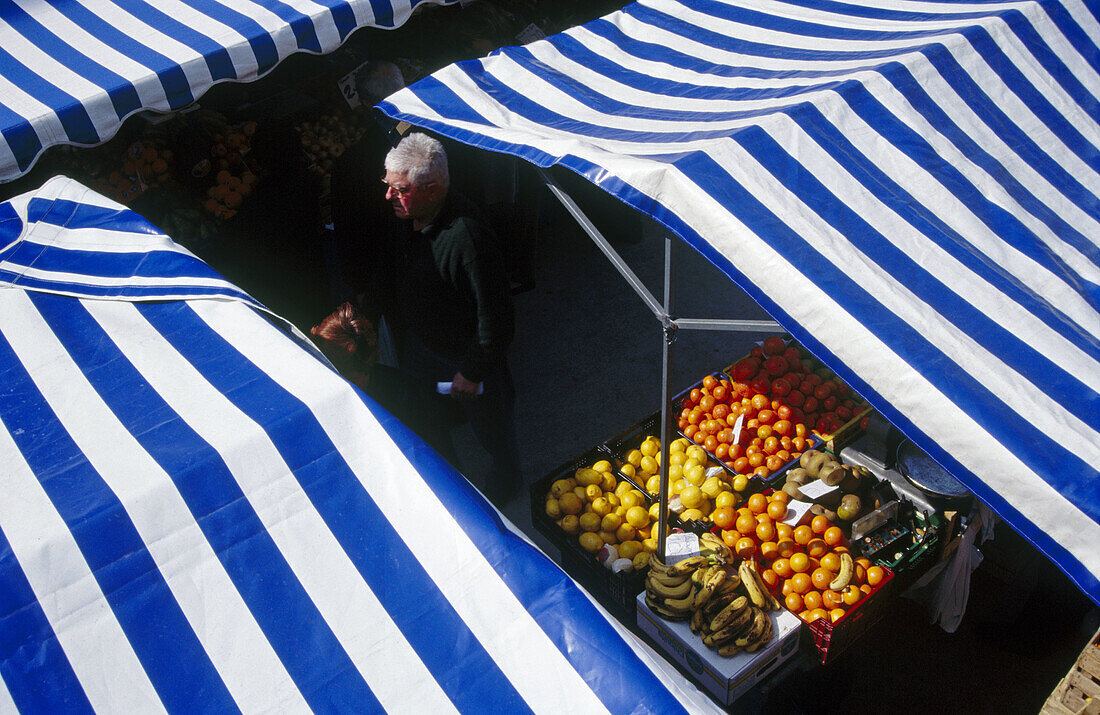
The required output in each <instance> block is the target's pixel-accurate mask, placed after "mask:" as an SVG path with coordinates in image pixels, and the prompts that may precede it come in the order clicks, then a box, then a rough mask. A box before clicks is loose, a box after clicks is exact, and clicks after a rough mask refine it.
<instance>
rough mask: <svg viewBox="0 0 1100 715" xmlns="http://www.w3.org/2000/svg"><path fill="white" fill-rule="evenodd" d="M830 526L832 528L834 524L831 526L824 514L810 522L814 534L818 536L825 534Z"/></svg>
mask: <svg viewBox="0 0 1100 715" xmlns="http://www.w3.org/2000/svg"><path fill="white" fill-rule="evenodd" d="M830 526H832V524H830V523H829V520H828V519H826V518H825V516H824V515H822V514H818V515H817V516H815V517H814V518H813V519H811V520H810V528H811V529H813V532H814V533H815V534H817V535H818V536H821V535H822V534H824V533H825V531H826V530H828V528H829V527H830Z"/></svg>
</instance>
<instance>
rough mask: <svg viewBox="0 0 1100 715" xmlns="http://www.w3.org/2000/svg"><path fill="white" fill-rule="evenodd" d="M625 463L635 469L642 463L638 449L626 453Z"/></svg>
mask: <svg viewBox="0 0 1100 715" xmlns="http://www.w3.org/2000/svg"><path fill="white" fill-rule="evenodd" d="M626 463H627V464H631V465H633V466H634V467H637V466H638V465H639V464H641V463H642V451H641V450H640V449H632V450H630V451H629V452H627V453H626Z"/></svg>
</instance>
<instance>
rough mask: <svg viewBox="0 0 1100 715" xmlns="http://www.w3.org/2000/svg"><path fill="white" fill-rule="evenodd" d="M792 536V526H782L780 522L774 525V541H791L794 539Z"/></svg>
mask: <svg viewBox="0 0 1100 715" xmlns="http://www.w3.org/2000/svg"><path fill="white" fill-rule="evenodd" d="M793 535H794V527H793V526H791V525H790V524H784V523H783V522H781V521H780V522H778V523H776V525H775V537H776V540H778V541H782V540H783V539H792V540H793V538H794V537H793Z"/></svg>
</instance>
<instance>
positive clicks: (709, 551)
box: [699, 531, 733, 564]
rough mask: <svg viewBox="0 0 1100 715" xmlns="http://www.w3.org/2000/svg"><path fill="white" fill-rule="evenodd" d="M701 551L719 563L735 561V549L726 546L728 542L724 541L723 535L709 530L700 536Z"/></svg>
mask: <svg viewBox="0 0 1100 715" xmlns="http://www.w3.org/2000/svg"><path fill="white" fill-rule="evenodd" d="M699 553H700V554H702V555H703V556H707V557H709V558H710V559H713V560H714V561H715V562H716V563H719V564H725V563H729V562H730V561H733V551H731V550H730V547H728V546H726V542H724V541H722V539H721V537H719V536H717V535H716V534H714V533H712V532H709V531H708V532H705V533H704V534H703V535H702V536H700V537H699Z"/></svg>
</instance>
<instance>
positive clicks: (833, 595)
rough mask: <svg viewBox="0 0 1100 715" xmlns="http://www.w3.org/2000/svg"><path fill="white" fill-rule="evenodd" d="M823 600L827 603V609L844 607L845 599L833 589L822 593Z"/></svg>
mask: <svg viewBox="0 0 1100 715" xmlns="http://www.w3.org/2000/svg"><path fill="white" fill-rule="evenodd" d="M821 600H822V601H824V602H825V608H840V607H841V606H843V605H844V597H843V596H841V595H840V594H839V593H837V592H836V591H834V590H832V589H831V588H829V589H825V590H824V591H822V592H821Z"/></svg>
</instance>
